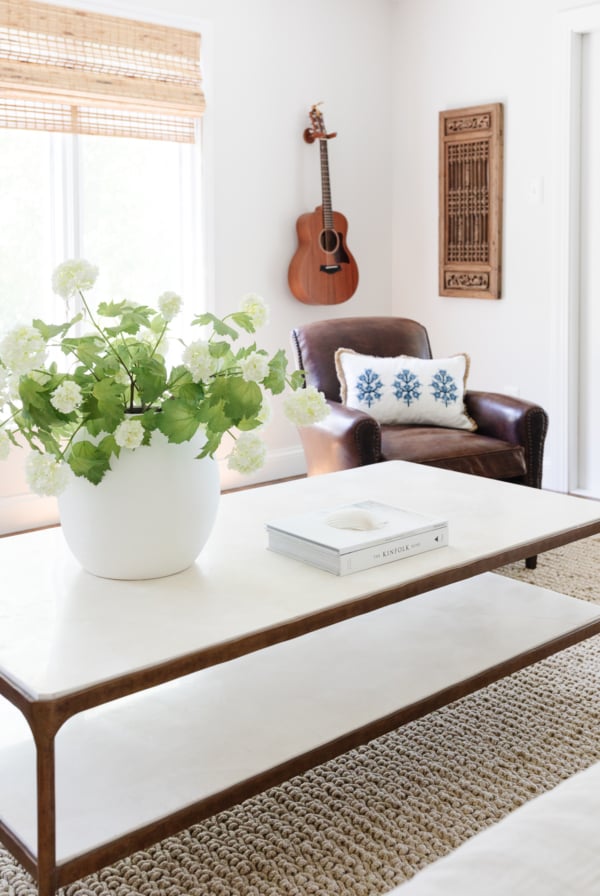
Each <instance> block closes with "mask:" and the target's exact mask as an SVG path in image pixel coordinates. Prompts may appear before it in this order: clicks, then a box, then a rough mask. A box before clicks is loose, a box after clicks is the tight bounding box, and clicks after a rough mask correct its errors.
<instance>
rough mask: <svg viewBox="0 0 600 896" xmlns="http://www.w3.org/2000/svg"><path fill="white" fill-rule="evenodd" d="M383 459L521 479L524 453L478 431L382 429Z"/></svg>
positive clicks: (518, 447) (502, 477) (417, 428)
mask: <svg viewBox="0 0 600 896" xmlns="http://www.w3.org/2000/svg"><path fill="white" fill-rule="evenodd" d="M381 453H382V457H383V460H408V461H413V462H414V463H421V464H429V466H433V467H443V468H444V469H446V470H455V471H456V472H458V473H471V474H473V475H475V476H486V477H487V478H489V479H520V478H521V477H523V476H524V475H525V474H526V472H527V467H526V463H525V451H524V449H523V447H522V446H521V445H511V444H510V442H504V441H502V440H501V439H493V438H490V437H489V436H483V435H480V433H477V432H466V431H465V430H459V429H444V428H443V427H439V426H385V425H384V426H382V427H381Z"/></svg>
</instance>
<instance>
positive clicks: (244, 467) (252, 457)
mask: <svg viewBox="0 0 600 896" xmlns="http://www.w3.org/2000/svg"><path fill="white" fill-rule="evenodd" d="M266 455H267V449H266V446H265V444H264V442H263V441H262V439H261V438H260V436H258V435H257V434H256V433H255V432H243V433H241V435H239V436H238V438H237V440H236V443H235V446H234V449H233V451H232V452H231V454H230V455H229V459H228V461H227V466H228V467H229V469H230V470H237V472H238V473H254V471H255V470H260V468H261V467H262V465H263V464H264V462H265V457H266Z"/></svg>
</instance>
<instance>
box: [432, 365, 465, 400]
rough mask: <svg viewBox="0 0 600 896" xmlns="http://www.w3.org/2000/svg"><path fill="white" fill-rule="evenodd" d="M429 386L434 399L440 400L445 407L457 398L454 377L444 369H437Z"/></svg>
mask: <svg viewBox="0 0 600 896" xmlns="http://www.w3.org/2000/svg"><path fill="white" fill-rule="evenodd" d="M430 386H431V389H432V391H433V397H434V398H435V400H436V401H441V402H442V403H443V404H444V406H445V407H448V405H449V404H450V403H451V402H453V401H456V400H457V398H458V391H457V388H456V383H455V382H454V377H453V376H450V374H449V373H447V372H446V371H445V370H438V372H437V373H436V374H435V376H434V377H433V380H432V382H431V383H430Z"/></svg>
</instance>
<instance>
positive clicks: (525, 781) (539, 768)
mask: <svg viewBox="0 0 600 896" xmlns="http://www.w3.org/2000/svg"><path fill="white" fill-rule="evenodd" d="M502 573H503V574H504V575H507V576H511V577H514V578H518V579H522V580H524V581H530V582H533V583H535V584H538V585H542V586H543V587H548V588H552V589H554V590H557V591H562V592H564V593H566V594H571V595H573V596H575V597H579V598H582V599H583V600H589V601H594V602H598V601H600V537H599V536H597V537H594V538H590V539H587V540H586V541H582V542H579V543H577V544H574V545H570V546H568V547H565V548H560V549H558V550H555V551H551V552H549V553H547V554H545V555H543V556H542V557H540V559H539V561H538V569H537V570H535V571H533V572H532V571H528V570H526V569H525V568H524V565H523V564H514V565H512V566H509V567H505V568H504V569H503V570H502ZM598 759H600V636H597V637H596V638H593V639H591V640H589V641H587V642H585V643H583V644H580V645H577V646H575V647H572V648H569V649H568V650H565V651H563V652H562V653H560V654H558V655H556V656H554V657H551V658H550V659H548V660H545V661H543V662H541V663H539V664H538V665H537V666H534V667H532V668H530V669H526V670H524V671H522V672H519V673H516V674H515V675H513V676H511V677H510V678H507V679H505V680H503V681H501V682H498V683H496V684H494V685H491V686H490V687H488V688H485V689H484V690H482V691H480V692H478V693H477V694H473V695H471V696H470V697H467V698H465V699H463V700H461V701H459V702H457V703H455V704H453V705H451V706H448V707H446V708H444V709H442V710H439V711H437V712H435V713H432V714H431V715H429V716H427V717H426V718H424V719H420V720H418V721H416V722H413V723H411V724H410V725H407V726H406V727H404V728H402V729H400V730H399V731H396V732H394V733H392V734H389V735H386V736H384V737H381V738H379V739H378V740H376V741H373V742H372V743H370V744H368V745H367V746H365V747H361V748H359V749H356V750H354V751H352V752H351V753H348V754H346V755H345V756H343V757H341V758H339V759H336V760H333V761H331V762H328V763H326V764H325V765H323V766H320V767H319V768H317V769H315V770H314V771H312V772H309V773H307V774H305V775H303V776H300V777H298V778H295V779H293V780H292V781H290V782H289V783H288V784H286V785H284V786H281V787H277V788H274V789H273V790H270V791H268V792H267V793H265V794H262V795H260V796H258V797H255V798H254V799H251V800H249V801H247V802H246V803H244V804H243V805H241V806H239V807H237V808H235V809H233V810H230V811H228V812H224V813H222V814H220V815H218V816H216V817H215V818H212V819H210V820H209V821H206V822H205V823H203V824H200V825H196V826H195V827H193V828H191V829H190V830H188V831H185V833H183V834H181V835H180V836H177V837H173V838H170V839H168V840H166V841H164V842H163V843H161V844H159V845H158V846H156V847H154V848H152V849H149V850H147V851H145V852H141V853H138V854H136V855H134V856H133V857H132V858H130V859H127V860H125V861H122V862H119V863H118V864H116V865H114V866H113V867H111V868H108V869H105V870H104V871H102V872H100V873H99V874H97V875H93V876H91V877H89V878H87V879H86V880H84V881H82V882H80V883H76V884H72V885H71V886H68V887H66V888H65V890H64V891H62V892H63V896H92V894H94V896H133V894H143V896H155V894H166V896H283V894H286V896H305V894H319V896H334V894H335V896H338V894H344V896H376V894H380V893H385V892H386V891H387V890H389V889H391V888H392V887H393V886H395V885H397V884H398V883H400V882H401V881H403V880H405V879H407V878H409V877H411V876H412V875H413V874H414V873H415V872H416V871H417V870H418V869H419V868H422V867H423V866H424V865H426V864H427V863H429V862H431V861H433V860H434V859H436V858H438V857H439V856H443V855H445V854H446V853H447V852H449V851H450V850H451V849H453V848H455V847H456V846H458V845H459V844H460V843H462V842H463V841H464V840H466V839H467V838H469V837H471V836H472V835H473V834H475V833H476V832H478V831H480V830H482V829H483V828H485V827H487V826H488V825H490V824H492V823H493V822H495V821H498V820H499V819H501V818H502V817H503V816H504V815H506V814H507V813H508V812H510V811H511V810H513V809H515V808H516V807H517V806H519V805H521V804H522V803H524V802H526V801H527V800H529V799H531V798H532V797H533V796H535V795H536V794H539V793H541V792H543V791H545V790H548V789H550V788H551V787H553V786H555V785H556V784H557V783H558V782H559V781H561V780H562V779H563V778H566V777H568V776H569V775H571V774H573V773H574V772H577V771H579V770H580V769H583V768H586V767H587V766H589V765H591V764H592V763H594V762H595V761H597V760H598ZM35 893H36V889H35V887H34V885H33V883H32V881H31V879H30V878H29V876H28V875H27V874H25V873H24V872H23V871H22V869H21V868H20V866H19V865H18V864H17V863H16V862H14V860H12V859H11V858H10V856H9V855H8V854H7V853H6V852H4V851H0V896H34V894H35Z"/></svg>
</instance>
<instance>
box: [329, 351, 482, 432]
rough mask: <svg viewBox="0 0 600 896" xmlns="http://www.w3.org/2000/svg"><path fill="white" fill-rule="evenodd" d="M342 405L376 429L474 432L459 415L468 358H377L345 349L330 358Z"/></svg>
mask: <svg viewBox="0 0 600 896" xmlns="http://www.w3.org/2000/svg"><path fill="white" fill-rule="evenodd" d="M335 366H336V369H337V374H338V378H339V381H340V386H341V393H342V402H343V403H344V404H345V405H347V406H348V407H350V408H356V409H357V410H360V411H365V412H366V413H367V414H370V415H371V416H372V417H375V419H376V420H378V421H379V423H389V424H393V423H419V424H421V425H424V426H446V427H450V428H452V429H470V430H474V429H477V424H476V423H475V421H474V420H472V419H471V417H469V415H468V414H467V412H466V409H465V403H464V393H465V389H466V382H467V374H468V372H469V356H468V355H465V354H461V355H454V356H453V357H451V358H433V359H425V358H411V357H409V356H408V355H399V356H398V357H397V358H378V357H376V356H374V355H360V354H358V352H355V351H353V350H352V349H348V348H339V349H338V350H337V352H336V353H335Z"/></svg>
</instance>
